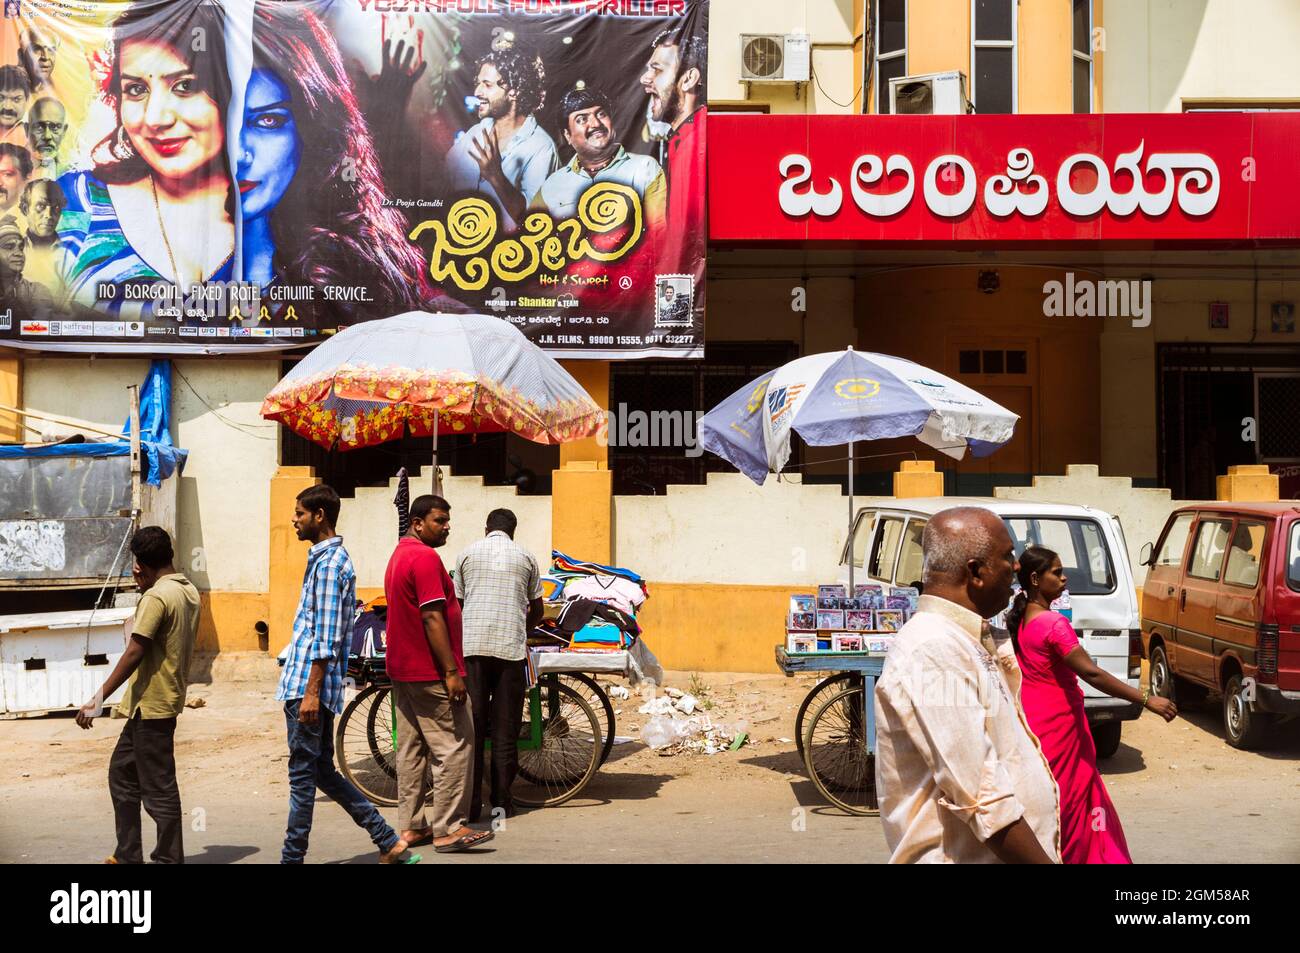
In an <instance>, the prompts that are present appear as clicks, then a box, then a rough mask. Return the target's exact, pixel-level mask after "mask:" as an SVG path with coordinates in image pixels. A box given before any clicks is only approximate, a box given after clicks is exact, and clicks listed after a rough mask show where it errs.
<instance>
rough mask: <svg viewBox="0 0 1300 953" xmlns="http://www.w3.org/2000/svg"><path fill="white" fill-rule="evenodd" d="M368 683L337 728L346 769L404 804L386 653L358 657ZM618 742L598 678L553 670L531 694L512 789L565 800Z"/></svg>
mask: <svg viewBox="0 0 1300 953" xmlns="http://www.w3.org/2000/svg"><path fill="white" fill-rule="evenodd" d="M348 674H349V677H351V678H352V679H353V680H354V681H355V682H356V684H357V685H358V686H359V687H360V688H361V690H360V691H359V692H358V693H357V696H356V697H355V698H353V699H352V701H351V702H349V703H348V705H347V707H346V708H344V710H343V714H342V715H341V716H340V717H339V723H338V728H337V729H336V731H335V742H334V744H335V750H336V754H337V759H338V765H339V770H340V771H342V772H343V775H344V777H346V778H347V779H348V780H349V781H351V782H352V783H353V784H354V785H356V786H357V788H358V789H359V790H360V791H361V793H363V794H365V795H366V797H368V798H370V800H371V801H373V802H374V803H376V804H379V805H383V806H387V807H392V806H394V805H396V804H397V758H396V752H397V718H396V715H395V711H394V707H393V696H392V686H391V683H390V681H389V679H388V674H387V672H386V670H385V668H384V659H383V658H382V657H380V658H356V657H353V658H352V659H351V660H350V662H349V665H348ZM613 743H614V709H613V706H612V705H611V704H610V701H609V697H608V696H607V695H606V694H605V692H604V690H603V689H602V688H601V687H600V685H599V683H598V682H596V680H595V679H593V678H591V677H590V676H588V675H585V674H583V673H581V672H563V673H557V672H547V673H543V674H540V675H539V676H538V680H537V684H536V685H534V686H533V687H532V688H530V689H529V690H528V691H527V692H526V693H525V695H524V711H523V718H522V724H521V727H520V733H519V742H518V744H519V775H518V777H517V778H516V779H515V784H514V787H513V788H512V789H511V793H512V795H513V797H514V800H515V801H516V802H517V803H519V804H522V805H524V806H527V807H552V806H554V805H556V804H562V803H564V802H565V801H567V800H569V799H570V798H571V797H573V796H574V795H576V794H577V793H578V792H579V791H581V790H582V789H583V787H585V786H586V784H587V782H588V781H590V780H591V778H592V776H593V775H594V774H595V773H596V771H597V769H598V768H599V767H600V765H601V763H602V762H603V761H604V760H605V758H606V757H608V755H609V751H610V748H611V747H612V746H613Z"/></svg>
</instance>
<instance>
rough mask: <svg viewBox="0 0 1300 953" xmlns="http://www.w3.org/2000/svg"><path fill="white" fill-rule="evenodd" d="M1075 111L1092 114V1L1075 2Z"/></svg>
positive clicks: (1074, 0) (1073, 52)
mask: <svg viewBox="0 0 1300 953" xmlns="http://www.w3.org/2000/svg"><path fill="white" fill-rule="evenodd" d="M1073 3H1074V9H1073V11H1072V14H1073V17H1072V19H1073V25H1072V30H1073V33H1074V42H1073V50H1072V51H1071V55H1072V58H1071V61H1070V62H1071V66H1072V68H1073V71H1074V72H1073V84H1074V111H1075V112H1076V113H1090V112H1092V0H1073Z"/></svg>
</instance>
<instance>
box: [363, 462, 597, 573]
mask: <svg viewBox="0 0 1300 953" xmlns="http://www.w3.org/2000/svg"><path fill="white" fill-rule="evenodd" d="M442 473H443V479H442V495H443V496H444V497H445V498H446V500H447V502H448V503H450V504H451V535H450V536H449V537H448V539H447V545H446V546H444V547H442V548H441V549H440V550H438V555H440V556H441V557H442V560H443V563H444V564H445V565H446V566H447V568H448V569H454V568H455V566H456V559H457V557H458V556H459V555H460V552H461V550H462V549H464V548H465V547H466V546H468V545H469V544H470V543H473V542H475V541H477V540H479V539H482V538H483V528H484V524H486V523H487V515H488V513H490V512H491V511H492V510H494V509H497V508H504V509H508V510H510V511H512V512H513V513H514V514H515V517H516V518H517V519H518V520H519V527H518V529H516V530H515V542H517V543H519V545H521V546H523V547H524V548H525V549H527V550H528V551H529V552H530V553H532V554H533V558H535V559H536V560H537V566H538V568H539V569H541V571H542V572H543V573H545V572H546V570H547V569H548V568H549V567H550V565H551V498H550V497H549V496H519V495H518V494H516V492H515V489H514V487H510V486H485V485H484V483H483V478H482V477H476V476H455V475H453V474H451V473H450V471H449V470H448V469H447V468H446V467H444V468H443V470H442ZM432 486H433V478H432V474H431V472H430V470H429V469H428V468H425V469H423V470H419V471H417V472H416V473H414V474H412V475H411V476H410V494H411V499H415V498H416V497H417V496H420V495H421V494H424V493H430V492H432ZM396 495H397V480H396V479H393V480H391V481H389V484H388V486H381V487H359V488H358V489H357V492H356V496H355V497H354V498H344V500H343V508H342V511H341V512H340V514H339V525H338V531H339V533H340V534H341V535H342V536H343V539H344V541H345V542H346V544H347V547H348V555H350V556H351V557H352V565H353V566H354V567H355V569H356V573H357V585H358V586H360V587H363V588H376V589H382V588H383V586H384V570H385V569H386V568H387V566H388V557H389V556H391V555H392V554H393V547H394V546H395V545H396V544H397V509H396V507H394V506H393V497H394V496H396ZM571 555H580V554H571Z"/></svg>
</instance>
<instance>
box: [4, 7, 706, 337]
mask: <svg viewBox="0 0 1300 953" xmlns="http://www.w3.org/2000/svg"><path fill="white" fill-rule="evenodd" d="M7 12H9V13H12V14H14V16H9V17H6V18H5V19H4V20H3V21H0V38H2V39H3V45H2V48H0V49H2V53H0V292H2V293H3V299H2V302H0V343H4V344H7V345H10V346H18V347H28V348H36V349H41V350H77V351H128V352H151V351H153V352H168V351H188V350H192V349H196V348H201V349H205V350H208V351H211V352H214V353H215V352H222V351H231V350H241V349H246V348H250V347H253V348H258V347H260V348H276V347H286V346H288V347H292V346H305V345H309V344H310V343H311V339H313V338H319V337H320V336H322V335H328V334H333V333H336V332H337V331H338V330H339V329H341V328H345V327H347V326H349V325H350V324H355V323H357V322H360V321H365V320H371V319H374V318H381V317H387V316H390V315H394V314H399V313H403V312H406V311H411V310H425V311H431V312H435V313H436V312H448V311H460V312H467V311H469V312H480V313H487V314H493V315H496V316H498V317H500V318H501V320H504V321H509V322H511V323H513V324H515V325H516V326H517V327H519V328H520V330H522V331H523V332H524V333H525V334H527V335H528V336H529V337H530V338H531V339H532V340H534V341H535V342H536V343H537V344H539V345H540V346H541V347H543V348H546V349H547V350H549V351H551V352H552V353H554V354H555V355H556V356H561V357H591V358H615V359H618V358H635V357H650V356H655V357H664V356H680V357H698V356H701V355H702V353H703V329H704V325H703V320H704V281H703V279H704V252H705V245H706V238H705V218H704V195H705V180H704V148H705V125H706V119H707V110H706V107H705V103H706V100H707V74H708V65H707V52H708V33H707V28H708V4H707V2H693V0H216V2H213V0H130V2H126V0H103V2H96V0H83V2H67V3H61V4H58V5H57V6H56V5H54V4H52V3H41V2H36V0H20V2H19V3H17V4H11V5H10V7H9V8H7Z"/></svg>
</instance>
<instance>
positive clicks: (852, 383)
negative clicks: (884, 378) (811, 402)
mask: <svg viewBox="0 0 1300 953" xmlns="http://www.w3.org/2000/svg"><path fill="white" fill-rule="evenodd" d="M835 393H836V395H837V396H839V397H843V398H844V399H845V400H865V399H866V398H868V397H875V396H876V395H877V394H879V393H880V381H873V380H872V379H871V378H869V377H846V378H845V379H844V380H842V381H840V382H839V383H837V384H836V385H835Z"/></svg>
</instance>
